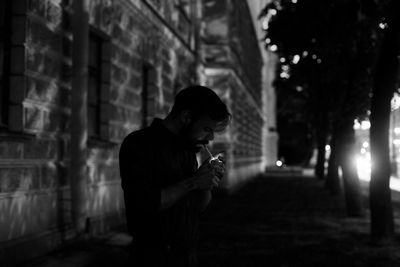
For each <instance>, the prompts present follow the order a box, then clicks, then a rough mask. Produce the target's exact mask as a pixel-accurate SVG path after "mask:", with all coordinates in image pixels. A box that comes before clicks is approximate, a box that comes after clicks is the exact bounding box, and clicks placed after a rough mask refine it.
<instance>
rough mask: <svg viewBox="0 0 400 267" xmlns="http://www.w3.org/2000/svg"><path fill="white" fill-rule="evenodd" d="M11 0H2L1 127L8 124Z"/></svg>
mask: <svg viewBox="0 0 400 267" xmlns="http://www.w3.org/2000/svg"><path fill="white" fill-rule="evenodd" d="M10 17H11V7H10V1H0V127H1V126H7V125H8V108H9V105H8V99H9V77H10V35H11V27H10V22H11V19H10Z"/></svg>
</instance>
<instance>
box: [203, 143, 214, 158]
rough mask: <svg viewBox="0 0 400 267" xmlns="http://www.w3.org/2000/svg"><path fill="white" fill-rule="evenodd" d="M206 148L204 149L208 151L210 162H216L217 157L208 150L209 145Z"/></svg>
mask: <svg viewBox="0 0 400 267" xmlns="http://www.w3.org/2000/svg"><path fill="white" fill-rule="evenodd" d="M203 146H204V149H205V150H206V151H207V153H208V155H210V158H211V159H210V161H211V160H215V159H217V158H216V157H214V156H213V155H212V154H211V152H210V150H209V149H208V147H207V145H203Z"/></svg>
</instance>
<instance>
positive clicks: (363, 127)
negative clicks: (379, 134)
mask: <svg viewBox="0 0 400 267" xmlns="http://www.w3.org/2000/svg"><path fill="white" fill-rule="evenodd" d="M369 128H371V123H370V122H369V121H362V122H361V130H368V129H369Z"/></svg>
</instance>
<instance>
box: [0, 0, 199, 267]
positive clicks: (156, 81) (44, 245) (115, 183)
mask: <svg viewBox="0 0 400 267" xmlns="http://www.w3.org/2000/svg"><path fill="white" fill-rule="evenodd" d="M10 2H12V6H13V7H12V10H13V15H12V28H13V29H12V31H13V35H12V46H11V50H12V62H13V64H12V65H11V76H10V81H11V86H10V101H9V113H10V120H9V122H10V123H9V126H8V127H7V128H6V129H2V130H1V133H0V213H1V216H0V259H1V260H0V265H1V266H11V265H13V264H15V263H18V262H20V261H22V260H26V259H28V258H30V257H34V256H37V255H40V254H43V253H45V252H47V251H50V250H52V249H54V248H55V247H57V246H59V245H61V244H62V243H63V242H65V241H67V240H69V239H71V238H73V237H74V227H73V225H72V219H71V196H70V182H69V181H70V179H69V161H70V159H71V157H73V156H74V155H71V152H70V133H69V124H70V114H71V109H70V106H71V87H72V84H71V81H72V77H71V73H72V58H71V56H72V42H73V38H72V28H71V27H72V25H71V19H72V17H71V16H72V14H73V10H72V5H71V3H70V2H71V1H67V0H29V1H24V0H16V1H10ZM184 2H186V3H188V5H189V6H190V5H192V4H193V3H194V1H184ZM89 3H90V5H89V10H90V14H89V18H90V21H89V23H90V29H91V34H94V35H95V36H97V37H98V38H100V39H101V40H102V46H101V47H102V49H101V56H100V57H101V59H100V60H101V93H100V95H99V105H100V109H99V110H100V133H99V135H98V136H97V137H96V138H91V137H89V139H88V142H87V144H86V151H87V174H88V176H87V189H88V190H87V192H88V196H87V204H86V205H87V208H88V212H87V228H88V229H87V231H88V233H96V232H101V231H107V230H108V229H110V227H115V226H116V225H122V224H124V210H123V208H124V206H123V197H122V190H121V187H120V178H119V170H118V150H119V144H120V142H121V141H122V139H123V138H124V137H125V136H126V135H127V134H128V133H129V132H131V131H133V130H137V129H139V128H141V127H142V126H144V124H149V123H150V121H151V119H152V118H153V117H154V116H161V117H162V116H164V115H166V114H167V112H168V111H169V109H170V107H171V104H172V102H173V97H174V95H175V94H176V92H177V91H178V90H179V89H180V88H181V87H182V86H183V85H186V84H190V83H194V82H196V68H195V64H194V63H195V53H194V50H193V49H194V33H193V27H194V26H193V25H194V24H193V21H192V20H191V19H192V18H191V17H190V16H187V14H186V13H184V12H186V11H185V10H188V6H185V5H183V6H178V7H176V6H175V5H173V3H172V1H155V0H153V1H134V0H132V1H125V0H115V1H110V0H91V1H89ZM193 15H194V14H193ZM144 75H146V77H144ZM144 83H146V84H144ZM143 88H145V89H146V90H147V92H146V97H145V98H144V97H143V95H142V90H144V89H143ZM144 102H146V103H144ZM144 106H146V107H147V109H146V110H147V112H143V107H144ZM144 116H145V118H144ZM89 123H90V121H89Z"/></svg>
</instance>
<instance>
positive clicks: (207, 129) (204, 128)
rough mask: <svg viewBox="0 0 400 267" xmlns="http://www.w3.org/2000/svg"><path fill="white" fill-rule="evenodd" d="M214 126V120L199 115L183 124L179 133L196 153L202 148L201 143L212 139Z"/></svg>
mask: <svg viewBox="0 0 400 267" xmlns="http://www.w3.org/2000/svg"><path fill="white" fill-rule="evenodd" d="M216 127H217V122H216V121H214V120H212V119H210V118H209V117H200V118H199V119H196V120H194V121H191V122H190V123H188V124H187V125H185V126H184V127H183V129H182V132H181V133H182V136H183V137H184V138H185V142H186V143H187V144H188V145H189V148H190V149H191V150H193V151H195V152H196V153H197V152H199V151H200V150H201V149H202V146H203V145H206V144H208V142H209V141H212V140H213V139H214V131H215V129H216Z"/></svg>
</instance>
